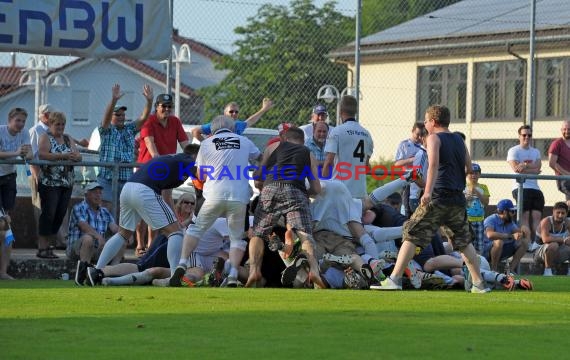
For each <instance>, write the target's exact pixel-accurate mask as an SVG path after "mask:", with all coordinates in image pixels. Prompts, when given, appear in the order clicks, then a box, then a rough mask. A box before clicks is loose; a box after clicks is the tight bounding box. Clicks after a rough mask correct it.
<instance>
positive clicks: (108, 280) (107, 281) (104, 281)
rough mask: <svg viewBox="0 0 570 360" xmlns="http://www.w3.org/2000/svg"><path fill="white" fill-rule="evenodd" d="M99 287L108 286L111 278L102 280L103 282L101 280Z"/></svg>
mask: <svg viewBox="0 0 570 360" xmlns="http://www.w3.org/2000/svg"><path fill="white" fill-rule="evenodd" d="M101 285H103V286H110V285H111V278H108V277H106V278H103V280H101Z"/></svg>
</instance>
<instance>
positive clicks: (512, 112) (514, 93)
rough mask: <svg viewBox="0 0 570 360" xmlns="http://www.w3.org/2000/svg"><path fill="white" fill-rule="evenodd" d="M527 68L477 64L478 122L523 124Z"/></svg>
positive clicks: (501, 63) (519, 64) (500, 63)
mask: <svg viewBox="0 0 570 360" xmlns="http://www.w3.org/2000/svg"><path fill="white" fill-rule="evenodd" d="M524 95H525V64H524V63H523V62H522V61H519V60H515V61H497V62H485V63H477V64H475V99H474V105H475V120H501V121H503V120H519V121H520V120H521V119H522V117H523V116H524V111H523V110H524V105H525V102H524V99H525V98H524Z"/></svg>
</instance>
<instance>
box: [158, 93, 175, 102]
mask: <svg viewBox="0 0 570 360" xmlns="http://www.w3.org/2000/svg"><path fill="white" fill-rule="evenodd" d="M156 103H157V104H172V95H170V94H160V95H158V96H157V97H156Z"/></svg>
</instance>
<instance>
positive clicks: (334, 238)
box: [313, 230, 356, 259]
mask: <svg viewBox="0 0 570 360" xmlns="http://www.w3.org/2000/svg"><path fill="white" fill-rule="evenodd" d="M313 237H314V238H315V243H316V245H317V246H316V248H315V257H316V258H317V259H320V258H321V257H322V256H323V254H324V253H331V254H333V255H339V256H340V255H352V254H356V247H355V245H354V243H353V242H352V240H351V239H347V238H345V237H343V236H340V235H338V234H336V233H334V232H332V231H328V230H321V231H317V232H315V233H314V234H313Z"/></svg>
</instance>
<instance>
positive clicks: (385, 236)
mask: <svg viewBox="0 0 570 360" xmlns="http://www.w3.org/2000/svg"><path fill="white" fill-rule="evenodd" d="M364 229H365V230H366V231H367V232H369V233H370V231H368V230H372V231H371V234H370V235H371V236H372V238H373V239H374V242H376V243H383V242H386V241H390V240H395V239H398V238H401V237H402V226H394V227H377V226H370V225H365V226H364Z"/></svg>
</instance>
